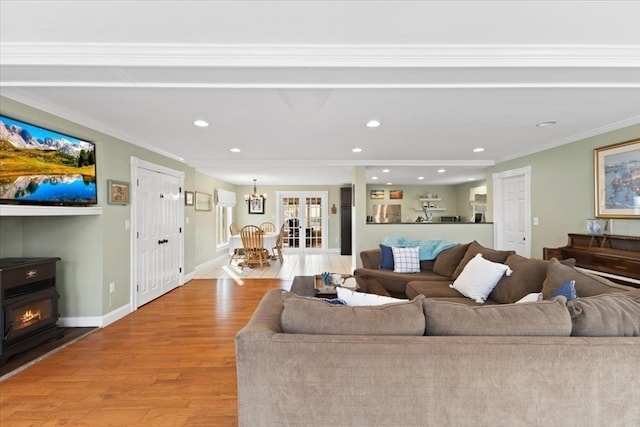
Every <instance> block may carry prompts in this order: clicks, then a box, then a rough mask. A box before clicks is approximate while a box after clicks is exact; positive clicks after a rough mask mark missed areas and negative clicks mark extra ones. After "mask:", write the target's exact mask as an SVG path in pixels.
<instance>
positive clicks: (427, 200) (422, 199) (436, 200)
mask: <svg viewBox="0 0 640 427" xmlns="http://www.w3.org/2000/svg"><path fill="white" fill-rule="evenodd" d="M418 200H420V201H421V202H440V201H442V199H424V198H420V199H418Z"/></svg>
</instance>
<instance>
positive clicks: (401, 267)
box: [391, 246, 420, 273]
mask: <svg viewBox="0 0 640 427" xmlns="http://www.w3.org/2000/svg"><path fill="white" fill-rule="evenodd" d="M391 250H392V251H393V271H394V272H395V273H419V272H420V247H419V246H416V247H415V248H395V247H394V248H391Z"/></svg>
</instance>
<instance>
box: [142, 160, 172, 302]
mask: <svg viewBox="0 0 640 427" xmlns="http://www.w3.org/2000/svg"><path fill="white" fill-rule="evenodd" d="M131 178H132V186H131V187H132V197H131V201H132V203H131V204H132V208H131V225H132V227H131V228H132V233H131V235H132V237H131V238H132V254H133V260H132V273H131V279H132V280H131V283H132V289H131V306H132V308H133V309H134V310H135V309H137V308H138V307H140V306H142V305H144V304H146V303H148V302H149V301H152V300H154V299H155V298H158V297H159V296H161V295H164V294H165V293H167V292H169V291H171V290H172V289H174V288H176V287H177V286H180V285H182V281H183V269H182V265H183V262H184V261H183V260H184V234H183V229H184V209H183V205H184V199H183V197H184V196H183V193H182V187H183V183H184V173H183V172H180V171H175V170H172V169H168V168H165V167H162V166H159V165H155V164H153V163H149V162H145V161H143V160H139V159H137V158H135V157H134V158H132V161H131Z"/></svg>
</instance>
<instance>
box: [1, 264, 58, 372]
mask: <svg viewBox="0 0 640 427" xmlns="http://www.w3.org/2000/svg"><path fill="white" fill-rule="evenodd" d="M57 261H60V258H0V306H1V307H2V315H1V316H0V330H1V331H2V341H1V342H0V366H2V365H4V364H5V363H6V362H7V360H8V359H9V358H10V357H11V356H13V355H16V354H18V353H22V352H24V351H26V350H29V349H31V348H33V347H35V346H37V345H39V344H41V343H43V342H45V341H48V340H50V339H54V338H55V339H57V338H60V337H61V336H62V332H61V330H60V329H58V327H57V325H56V323H57V321H58V317H59V313H58V299H59V298H60V295H58V292H57V291H56V262H57Z"/></svg>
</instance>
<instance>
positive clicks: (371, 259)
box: [360, 249, 381, 270]
mask: <svg viewBox="0 0 640 427" xmlns="http://www.w3.org/2000/svg"><path fill="white" fill-rule="evenodd" d="M380 258H381V254H380V249H367V250H364V251H361V252H360V259H361V260H362V267H363V268H370V269H374V270H377V269H378V268H380Z"/></svg>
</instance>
